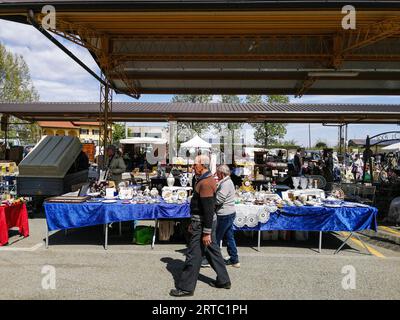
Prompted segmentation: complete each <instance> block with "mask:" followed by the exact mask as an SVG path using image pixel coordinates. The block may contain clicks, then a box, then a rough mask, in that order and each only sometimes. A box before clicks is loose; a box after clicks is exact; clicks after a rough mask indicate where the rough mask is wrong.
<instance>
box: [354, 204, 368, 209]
mask: <svg viewBox="0 0 400 320" xmlns="http://www.w3.org/2000/svg"><path fill="white" fill-rule="evenodd" d="M356 206H357V207H361V208H369V205H367V204H364V203H356Z"/></svg>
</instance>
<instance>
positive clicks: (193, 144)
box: [181, 135, 211, 149]
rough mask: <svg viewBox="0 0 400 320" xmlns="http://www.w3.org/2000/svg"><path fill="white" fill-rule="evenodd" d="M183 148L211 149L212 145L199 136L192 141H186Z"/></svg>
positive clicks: (182, 145)
mask: <svg viewBox="0 0 400 320" xmlns="http://www.w3.org/2000/svg"><path fill="white" fill-rule="evenodd" d="M181 147H183V148H200V149H210V148H211V144H210V143H208V142H206V141H204V140H203V139H202V138H200V137H199V136H197V135H196V136H194V137H193V138H192V139H190V140H189V141H186V142H184V143H182V144H181Z"/></svg>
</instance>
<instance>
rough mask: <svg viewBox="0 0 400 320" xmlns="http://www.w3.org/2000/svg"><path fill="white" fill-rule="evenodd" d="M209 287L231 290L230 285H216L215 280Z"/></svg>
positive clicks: (228, 283)
mask: <svg viewBox="0 0 400 320" xmlns="http://www.w3.org/2000/svg"><path fill="white" fill-rule="evenodd" d="M210 286H211V287H214V288H220V289H230V288H231V283H230V282H227V283H224V284H221V283H218V282H217V281H216V280H212V281H211V282H210Z"/></svg>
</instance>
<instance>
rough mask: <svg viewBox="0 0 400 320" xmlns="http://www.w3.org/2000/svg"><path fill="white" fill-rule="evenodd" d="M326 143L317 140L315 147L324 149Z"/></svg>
mask: <svg viewBox="0 0 400 320" xmlns="http://www.w3.org/2000/svg"><path fill="white" fill-rule="evenodd" d="M327 147H328V145H327V144H326V142H324V141H321V140H318V141H317V143H316V144H315V148H317V149H325V148H327Z"/></svg>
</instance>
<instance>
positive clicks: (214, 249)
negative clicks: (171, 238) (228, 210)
mask: <svg viewBox="0 0 400 320" xmlns="http://www.w3.org/2000/svg"><path fill="white" fill-rule="evenodd" d="M216 224H217V221H214V223H213V227H212V234H211V239H212V243H211V245H209V246H208V247H204V245H203V241H202V238H203V226H202V223H201V222H197V221H192V230H193V231H192V237H191V239H190V243H189V248H188V252H187V254H186V261H185V266H184V267H183V271H182V274H181V277H180V279H179V281H178V283H177V288H178V289H181V290H184V291H194V289H195V288H196V283H197V278H198V277H199V273H200V267H201V261H202V257H203V255H205V256H206V257H207V259H208V261H209V262H210V265H211V267H212V268H213V269H214V271H215V272H216V273H217V283H219V284H225V283H227V282H230V279H229V275H228V271H227V270H226V266H225V262H224V259H223V257H222V255H221V249H220V248H219V246H218V244H217V242H216V233H215V230H216Z"/></svg>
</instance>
